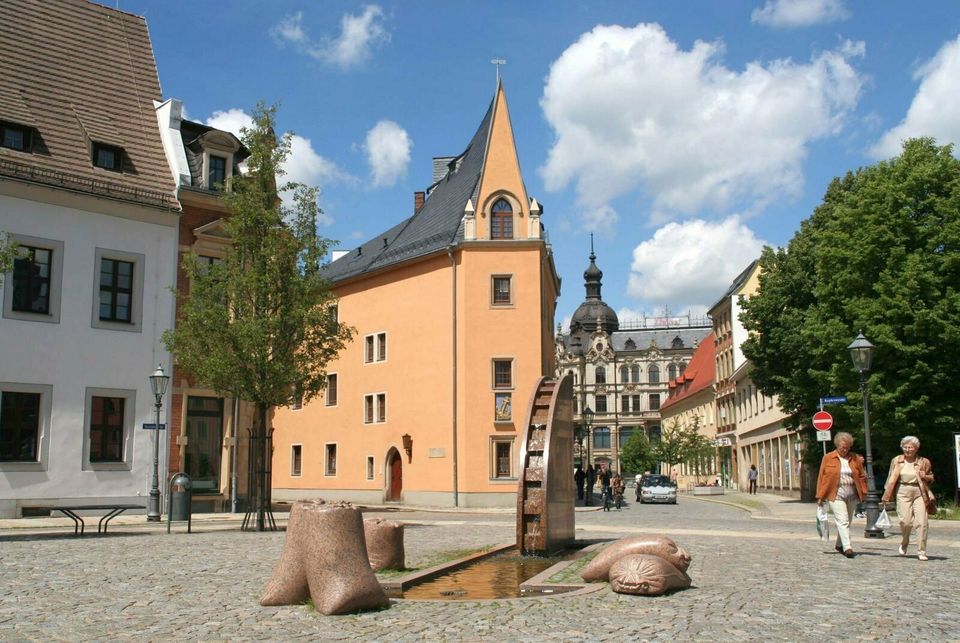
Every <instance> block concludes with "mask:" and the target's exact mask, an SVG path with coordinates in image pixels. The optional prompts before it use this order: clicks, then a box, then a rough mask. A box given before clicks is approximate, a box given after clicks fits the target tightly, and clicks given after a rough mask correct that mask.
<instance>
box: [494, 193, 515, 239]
mask: <svg viewBox="0 0 960 643" xmlns="http://www.w3.org/2000/svg"><path fill="white" fill-rule="evenodd" d="M490 238H491V239H513V208H512V207H510V204H509V203H508V202H507V200H506V199H497V202H496V203H494V204H493V207H492V208H491V209H490Z"/></svg>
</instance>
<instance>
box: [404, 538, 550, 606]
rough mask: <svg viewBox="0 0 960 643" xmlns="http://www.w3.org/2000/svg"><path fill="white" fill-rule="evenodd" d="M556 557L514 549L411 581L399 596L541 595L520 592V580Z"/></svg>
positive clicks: (462, 598) (452, 598) (456, 598)
mask: <svg viewBox="0 0 960 643" xmlns="http://www.w3.org/2000/svg"><path fill="white" fill-rule="evenodd" d="M560 560H561V558H559V557H557V558H541V557H538V556H521V555H520V553H519V552H518V551H517V550H515V549H514V550H511V551H507V552H504V553H502V554H497V555H495V556H491V557H489V558H484V559H482V560H479V561H477V562H476V563H472V564H471V565H468V566H467V567H464V568H462V569H459V570H457V571H454V572H450V573H449V574H444V575H443V576H439V577H437V578H434V579H433V580H429V581H426V582H424V583H420V584H418V585H415V586H413V587H411V588H409V589H406V590H404V592H403V598H414V599H421V600H424V599H429V600H441V601H442V600H448V601H467V600H476V599H485V598H517V597H520V596H542V595H543V594H541V593H531V592H523V593H521V592H520V583H523V582H524V581H526V580H529V579H531V578H533V577H534V576H536V575H537V574H539V573H540V572H542V571H544V570H546V569H548V568H549V567H551V566H553V565H555V564H556V563H558V562H560Z"/></svg>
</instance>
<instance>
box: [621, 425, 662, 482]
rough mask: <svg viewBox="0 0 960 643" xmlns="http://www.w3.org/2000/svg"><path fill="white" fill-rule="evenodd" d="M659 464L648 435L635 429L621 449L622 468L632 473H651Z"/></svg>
mask: <svg viewBox="0 0 960 643" xmlns="http://www.w3.org/2000/svg"><path fill="white" fill-rule="evenodd" d="M656 464H657V459H656V457H655V456H654V454H653V448H652V447H651V446H650V441H649V440H647V436H646V434H645V433H644V432H643V431H642V430H640V429H635V430H634V431H633V433H632V434H631V435H630V438H629V439H628V440H627V441H626V442H624V443H623V447H621V449H620V468H621V469H622V470H623V471H627V472H630V473H640V472H643V471H650V470H652V469H653V467H654V466H656Z"/></svg>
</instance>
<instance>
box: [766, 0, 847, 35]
mask: <svg viewBox="0 0 960 643" xmlns="http://www.w3.org/2000/svg"><path fill="white" fill-rule="evenodd" d="M849 17H850V12H849V11H847V9H846V7H844V5H843V0H767V2H766V4H764V5H763V7H761V8H759V9H754V10H753V13H752V14H751V15H750V20H751V21H752V22H756V23H758V24H761V25H766V26H768V27H774V28H778V29H789V28H794V27H810V26H813V25H819V24H824V23H828V22H836V21H838V20H846V19H847V18H849Z"/></svg>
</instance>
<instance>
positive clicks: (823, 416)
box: [813, 411, 833, 431]
mask: <svg viewBox="0 0 960 643" xmlns="http://www.w3.org/2000/svg"><path fill="white" fill-rule="evenodd" d="M831 426H833V416H832V415H830V414H829V413H827V412H826V411H817V412H816V413H814V414H813V428H815V429H816V430H817V431H829V430H830V427H831Z"/></svg>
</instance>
